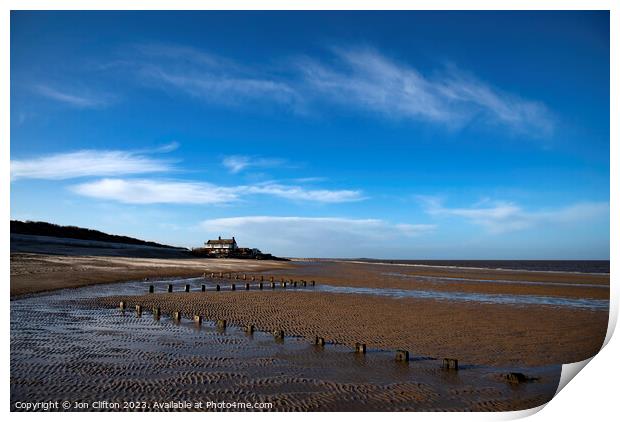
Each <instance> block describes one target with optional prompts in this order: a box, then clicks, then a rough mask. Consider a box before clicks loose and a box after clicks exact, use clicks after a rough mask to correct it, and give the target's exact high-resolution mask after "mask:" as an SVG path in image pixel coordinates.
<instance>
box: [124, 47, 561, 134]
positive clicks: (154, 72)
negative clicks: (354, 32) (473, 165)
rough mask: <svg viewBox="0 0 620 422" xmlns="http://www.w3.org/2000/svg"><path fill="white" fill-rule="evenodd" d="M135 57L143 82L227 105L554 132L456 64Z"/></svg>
mask: <svg viewBox="0 0 620 422" xmlns="http://www.w3.org/2000/svg"><path fill="white" fill-rule="evenodd" d="M132 51H133V52H134V55H133V57H132V59H131V60H129V61H128V62H124V64H123V65H124V66H129V67H131V68H132V69H133V71H134V72H137V74H138V75H139V77H140V81H141V83H143V84H146V85H147V86H150V87H154V88H160V89H165V90H168V91H170V92H182V93H184V94H186V95H190V96H193V97H197V98H200V99H202V100H205V101H208V102H211V103H217V104H221V105H226V106H240V107H245V106H247V105H250V104H255V103H256V102H261V103H263V104H266V103H273V104H276V105H279V106H282V107H286V108H288V109H290V110H292V111H294V112H299V113H302V114H303V113H307V112H308V111H309V110H310V111H311V110H315V111H316V110H319V109H320V108H322V105H323V104H325V103H331V104H336V105H339V106H340V107H342V108H345V109H349V110H357V111H364V112H368V113H373V114H375V115H378V116H380V117H381V118H390V119H392V118H400V119H407V120H418V121H426V122H430V123H433V124H437V125H441V126H446V127H450V128H458V127H463V126H465V125H466V124H469V123H472V122H474V123H480V122H483V123H485V124H487V125H492V126H499V127H502V128H505V129H509V130H511V131H514V132H518V133H521V134H527V135H532V136H533V137H548V136H549V135H551V134H552V133H553V130H554V126H555V121H554V120H555V119H554V116H553V115H552V113H551V111H550V110H549V109H548V108H547V107H546V105H545V104H544V103H542V102H540V101H536V100H532V99H528V98H524V97H522V96H520V95H518V94H515V93H511V92H509V91H506V90H503V89H500V88H497V87H494V86H493V85H492V84H489V83H485V82H484V81H482V80H480V79H479V78H477V77H476V76H475V75H473V74H471V73H470V72H467V71H466V70H463V69H459V68H458V67H457V66H456V65H451V66H446V67H444V68H442V69H439V70H431V71H428V70H427V71H426V72H424V71H422V70H420V69H419V68H417V67H416V66H415V65H414V64H413V63H405V62H398V61H396V60H394V59H392V58H390V57H388V56H386V55H385V54H382V53H381V52H380V51H378V50H376V49H372V48H362V47H355V46H353V47H347V48H344V47H341V48H331V49H329V51H330V52H331V53H332V55H331V56H322V57H320V58H317V57H303V58H288V59H281V60H280V61H279V62H278V65H277V66H276V65H272V66H269V67H267V66H265V65H264V64H262V63H256V64H251V65H250V64H247V63H245V64H242V63H240V62H237V61H235V60H232V59H229V58H226V57H222V56H218V55H214V54H210V53H208V52H205V51H203V50H200V49H197V48H193V47H187V46H181V45H170V44H143V45H137V46H134V48H133V50H132ZM128 63H130V64H128Z"/></svg>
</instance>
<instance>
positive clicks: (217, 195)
mask: <svg viewBox="0 0 620 422" xmlns="http://www.w3.org/2000/svg"><path fill="white" fill-rule="evenodd" d="M71 189H72V190H73V191H74V192H75V193H78V194H80V195H84V196H88V197H91V198H97V199H106V200H114V201H118V202H122V203H127V204H222V203H232V202H236V201H239V200H242V199H244V198H245V197H248V196H250V195H268V196H274V197H279V198H285V199H288V200H293V201H309V202H316V203H342V202H352V201H360V200H362V199H364V197H363V195H362V193H361V192H360V191H356V190H330V189H308V188H305V187H303V186H289V185H280V184H273V183H263V184H257V185H241V186H217V185H214V184H211V183H206V182H194V181H169V180H150V179H110V178H107V179H100V180H95V181H92V182H85V183H81V184H78V185H75V186H72V187H71Z"/></svg>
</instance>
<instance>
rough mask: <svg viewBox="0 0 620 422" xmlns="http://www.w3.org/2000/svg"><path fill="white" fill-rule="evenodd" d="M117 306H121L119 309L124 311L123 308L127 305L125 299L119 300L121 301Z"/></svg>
mask: <svg viewBox="0 0 620 422" xmlns="http://www.w3.org/2000/svg"><path fill="white" fill-rule="evenodd" d="M119 307H120V308H121V311H124V310H125V308H126V307H127V304H126V303H125V301H123V300H121V303H120V304H119Z"/></svg>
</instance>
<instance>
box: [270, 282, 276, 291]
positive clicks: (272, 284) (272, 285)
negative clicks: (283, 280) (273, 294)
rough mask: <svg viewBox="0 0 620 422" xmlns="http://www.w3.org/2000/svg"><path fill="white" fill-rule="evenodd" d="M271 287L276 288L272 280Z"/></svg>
mask: <svg viewBox="0 0 620 422" xmlns="http://www.w3.org/2000/svg"><path fill="white" fill-rule="evenodd" d="M271 288H272V289H275V288H276V283H274V282H273V281H272V282H271Z"/></svg>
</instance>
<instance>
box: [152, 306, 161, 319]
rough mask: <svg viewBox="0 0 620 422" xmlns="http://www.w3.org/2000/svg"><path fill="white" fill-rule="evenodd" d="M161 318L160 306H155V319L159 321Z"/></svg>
mask: <svg viewBox="0 0 620 422" xmlns="http://www.w3.org/2000/svg"><path fill="white" fill-rule="evenodd" d="M160 316H161V309H159V307H158V306H153V319H155V320H159V317H160Z"/></svg>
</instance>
